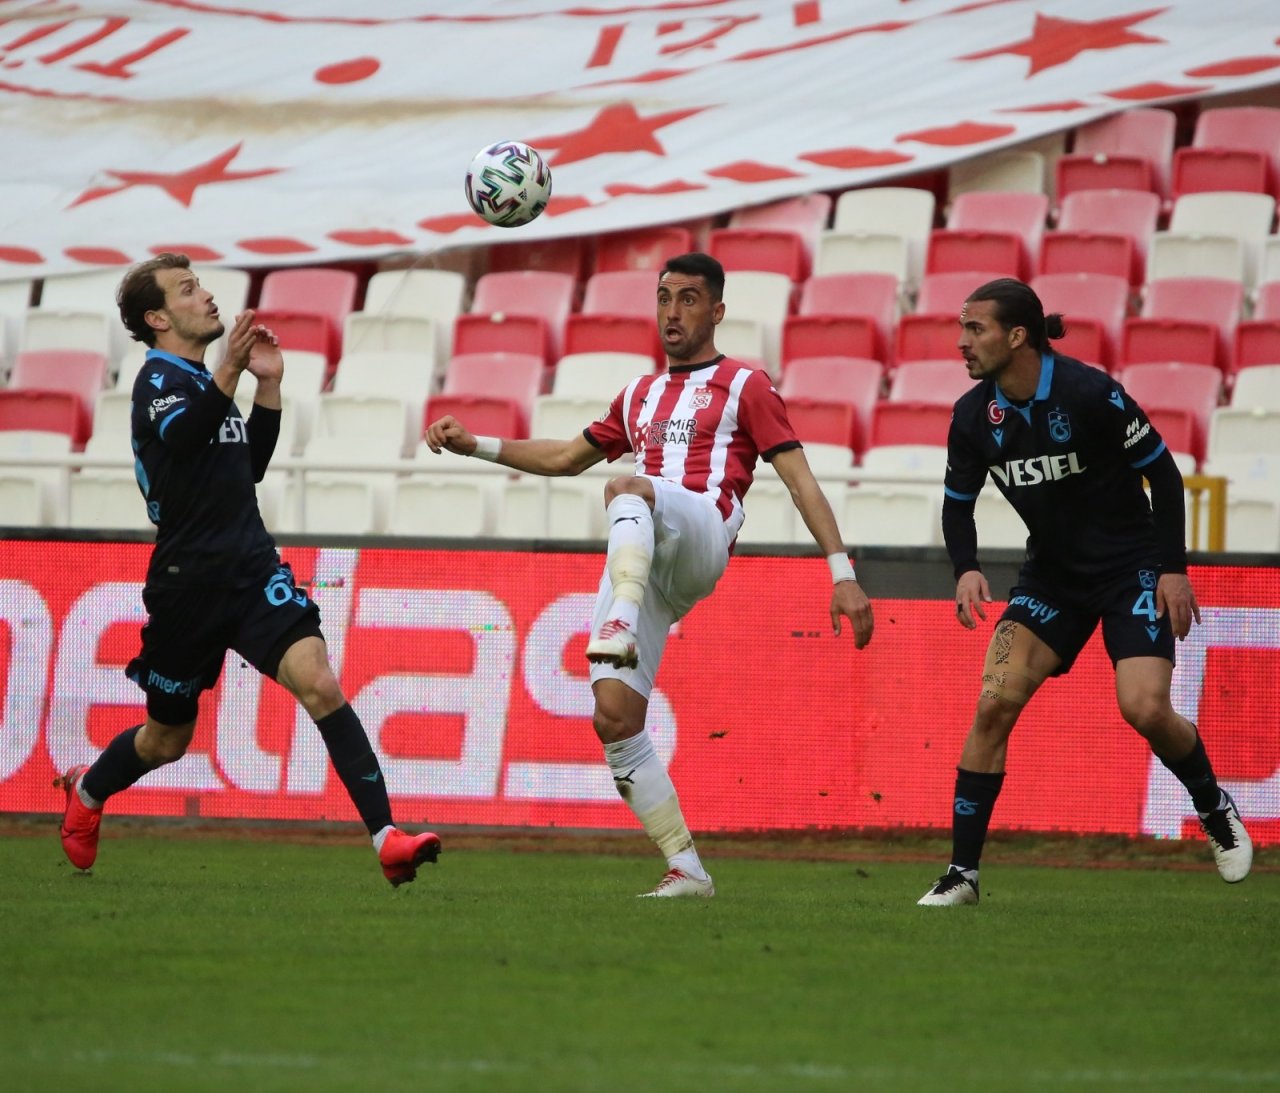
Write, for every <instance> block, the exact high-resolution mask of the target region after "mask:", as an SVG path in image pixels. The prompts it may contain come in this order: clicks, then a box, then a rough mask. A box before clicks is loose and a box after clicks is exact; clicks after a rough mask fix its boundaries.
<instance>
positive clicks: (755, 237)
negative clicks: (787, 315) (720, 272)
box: [707, 228, 810, 282]
mask: <svg viewBox="0 0 1280 1093" xmlns="http://www.w3.org/2000/svg"><path fill="white" fill-rule="evenodd" d="M707 253H708V254H710V255H711V257H712V258H714V259H716V261H718V262H719V263H720V264H721V265H722V266H724V268H725V271H726V272H730V271H736V270H759V271H761V272H763V273H781V274H782V275H783V276H784V277H786V278H788V279H789V280H791V281H794V282H800V281H803V280H804V279H805V278H806V277H808V276H809V262H810V258H809V252H808V251H807V250H806V249H805V244H804V240H802V239H801V238H800V236H799V235H798V234H797V233H796V232H793V231H789V230H786V229H783V228H717V229H716V230H715V231H713V232H712V233H711V238H710V240H709V241H708V244H707Z"/></svg>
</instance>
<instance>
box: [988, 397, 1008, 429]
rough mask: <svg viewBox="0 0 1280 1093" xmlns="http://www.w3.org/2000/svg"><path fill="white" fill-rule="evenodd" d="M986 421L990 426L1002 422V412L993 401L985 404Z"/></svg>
mask: <svg viewBox="0 0 1280 1093" xmlns="http://www.w3.org/2000/svg"><path fill="white" fill-rule="evenodd" d="M987 420H988V421H989V422H991V424H992V425H999V424H1000V423H1001V422H1002V421H1004V411H1003V410H1002V409H1000V404H999V403H998V402H996V400H995V399H992V400H991V401H990V402H988V403H987Z"/></svg>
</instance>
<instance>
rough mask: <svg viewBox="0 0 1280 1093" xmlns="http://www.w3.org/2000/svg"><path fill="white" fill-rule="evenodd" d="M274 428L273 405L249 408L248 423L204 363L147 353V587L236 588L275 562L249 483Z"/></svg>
mask: <svg viewBox="0 0 1280 1093" xmlns="http://www.w3.org/2000/svg"><path fill="white" fill-rule="evenodd" d="M251 425H252V427H253V430H254V431H255V433H256V434H257V435H255V437H254V442H253V443H252V444H251V443H250V426H251ZM279 431H280V413H279V411H272V410H266V409H265V408H258V407H255V409H254V411H253V413H252V415H251V420H250V421H245V419H244V418H243V417H242V416H241V414H240V410H239V408H238V407H237V406H236V404H235V403H234V402H233V401H232V400H231V399H229V398H228V397H227V396H226V395H225V394H223V393H222V391H221V390H219V389H218V387H217V385H216V384H215V383H214V382H213V377H212V376H211V375H210V374H209V372H208V371H207V370H206V369H205V368H204V366H203V365H200V364H197V363H195V362H192V361H188V360H184V359H183V358H182V357H176V356H174V355H173V354H171V353H165V352H162V351H161V350H158V349H152V350H150V351H149V352H148V353H147V358H146V362H145V363H144V365H143V367H142V370H141V371H140V372H139V373H138V378H137V379H136V380H135V381H134V385H133V417H132V432H133V452H134V469H135V472H136V473H137V476H138V488H139V489H141V490H142V496H143V497H144V498H146V503H147V515H148V516H149V517H150V519H151V522H152V523H153V524H155V525H156V546H155V550H154V551H153V552H152V555H151V565H150V568H149V569H148V571H147V583H148V584H150V585H155V586H158V587H184V586H192V585H206V586H220V587H239V586H241V585H244V584H246V583H249V582H252V581H256V580H258V579H259V578H260V577H261V575H262V573H263V572H264V571H265V570H268V569H270V568H271V567H273V566H274V565H275V564H276V562H277V560H278V554H277V552H276V544H275V540H273V539H272V538H271V535H270V533H268V531H267V529H266V527H265V526H264V525H263V523H262V516H261V515H260V514H259V512H258V499H257V493H256V492H255V489H254V484H255V482H257V481H259V480H261V478H262V475H263V473H265V471H266V465H267V462H268V461H269V459H270V458H271V452H272V450H273V449H274V448H275V442H276V438H277V436H278V435H279Z"/></svg>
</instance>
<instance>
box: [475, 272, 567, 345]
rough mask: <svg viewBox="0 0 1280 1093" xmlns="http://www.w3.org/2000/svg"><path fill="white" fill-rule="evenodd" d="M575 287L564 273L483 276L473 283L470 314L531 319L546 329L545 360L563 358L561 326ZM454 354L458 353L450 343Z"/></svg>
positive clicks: (494, 274)
mask: <svg viewBox="0 0 1280 1093" xmlns="http://www.w3.org/2000/svg"><path fill="white" fill-rule="evenodd" d="M576 288H577V285H576V282H575V280H574V278H573V277H571V276H570V275H569V274H567V273H553V272H550V271H546V270H532V269H526V270H512V271H510V272H506V273H486V274H485V275H484V276H483V277H480V278H479V279H478V280H477V281H476V288H475V294H474V295H473V296H472V299H471V314H473V315H493V316H497V315H502V316H504V317H506V318H511V317H512V316H522V317H533V318H537V319H541V320H542V322H543V324H544V326H545V327H546V333H547V349H548V359H549V360H556V359H558V358H559V357H561V356H563V352H562V347H563V344H564V325H565V321H566V320H567V319H568V318H569V313H570V311H571V310H572V309H573V299H574V293H575V291H576ZM453 351H454V352H455V353H458V352H462V350H460V349H459V348H458V346H457V344H456V343H455V344H454V350H453Z"/></svg>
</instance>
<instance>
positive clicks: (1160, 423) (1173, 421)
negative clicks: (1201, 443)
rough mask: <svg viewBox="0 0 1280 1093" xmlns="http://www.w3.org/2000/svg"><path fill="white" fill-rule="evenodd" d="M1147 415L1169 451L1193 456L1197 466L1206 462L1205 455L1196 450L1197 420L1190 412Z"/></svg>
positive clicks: (1164, 411)
mask: <svg viewBox="0 0 1280 1093" xmlns="http://www.w3.org/2000/svg"><path fill="white" fill-rule="evenodd" d="M1146 413H1147V418H1148V419H1149V420H1150V422H1151V424H1152V426H1153V427H1154V428H1155V431H1156V432H1157V433H1159V434H1160V439H1161V440H1163V441H1164V443H1165V447H1167V448H1168V449H1169V451H1171V452H1174V453H1175V454H1185V455H1190V456H1193V457H1194V458H1195V461H1196V463H1197V464H1199V463H1203V462H1204V455H1203V453H1202V452H1199V453H1198V452H1197V450H1196V419H1195V415H1194V414H1193V413H1192V412H1191V411H1190V410H1180V409H1179V410H1147V411H1146Z"/></svg>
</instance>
